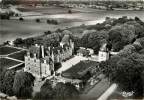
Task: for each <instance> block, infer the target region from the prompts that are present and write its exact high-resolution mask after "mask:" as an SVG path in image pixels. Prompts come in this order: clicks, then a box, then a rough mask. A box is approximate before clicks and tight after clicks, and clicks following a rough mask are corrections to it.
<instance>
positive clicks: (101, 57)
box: [98, 44, 110, 62]
mask: <svg viewBox="0 0 144 100" xmlns="http://www.w3.org/2000/svg"><path fill="white" fill-rule="evenodd" d="M109 57H110V50H109V49H108V48H107V44H104V45H103V46H102V47H101V48H100V51H99V54H98V61H99V62H101V61H106V60H108V59H109Z"/></svg>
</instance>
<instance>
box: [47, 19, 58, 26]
mask: <svg viewBox="0 0 144 100" xmlns="http://www.w3.org/2000/svg"><path fill="white" fill-rule="evenodd" d="M47 23H48V24H54V25H58V21H57V20H53V19H52V20H50V19H47Z"/></svg>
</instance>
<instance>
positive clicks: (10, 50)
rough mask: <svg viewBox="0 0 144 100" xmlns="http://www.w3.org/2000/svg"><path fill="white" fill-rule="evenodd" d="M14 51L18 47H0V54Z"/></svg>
mask: <svg viewBox="0 0 144 100" xmlns="http://www.w3.org/2000/svg"><path fill="white" fill-rule="evenodd" d="M16 51H19V49H16V48H11V47H0V55H7V54H10V53H13V52H16Z"/></svg>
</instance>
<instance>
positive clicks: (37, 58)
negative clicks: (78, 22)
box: [24, 35, 74, 78]
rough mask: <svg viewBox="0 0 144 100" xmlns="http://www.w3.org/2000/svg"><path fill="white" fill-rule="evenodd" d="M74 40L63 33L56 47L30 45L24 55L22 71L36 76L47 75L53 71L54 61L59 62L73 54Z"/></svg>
mask: <svg viewBox="0 0 144 100" xmlns="http://www.w3.org/2000/svg"><path fill="white" fill-rule="evenodd" d="M73 50H74V42H72V40H71V39H70V36H69V35H65V36H64V37H63V39H62V41H61V42H60V45H59V46H58V47H45V46H43V45H35V46H32V47H31V48H30V49H29V51H28V52H27V55H26V56H25V68H24V71H27V72H30V73H32V74H33V75H34V76H36V77H38V78H42V77H47V76H50V75H52V74H53V73H54V63H61V62H62V61H64V60H65V59H67V58H69V57H71V56H72V55H73Z"/></svg>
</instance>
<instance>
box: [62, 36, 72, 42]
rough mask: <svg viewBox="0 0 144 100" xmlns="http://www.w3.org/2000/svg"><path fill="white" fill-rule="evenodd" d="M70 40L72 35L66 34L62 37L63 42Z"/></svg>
mask: <svg viewBox="0 0 144 100" xmlns="http://www.w3.org/2000/svg"><path fill="white" fill-rule="evenodd" d="M69 41H70V35H64V37H63V38H62V41H61V42H62V43H69Z"/></svg>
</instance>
